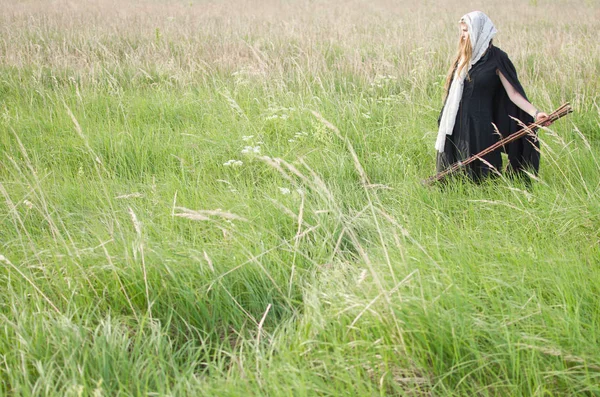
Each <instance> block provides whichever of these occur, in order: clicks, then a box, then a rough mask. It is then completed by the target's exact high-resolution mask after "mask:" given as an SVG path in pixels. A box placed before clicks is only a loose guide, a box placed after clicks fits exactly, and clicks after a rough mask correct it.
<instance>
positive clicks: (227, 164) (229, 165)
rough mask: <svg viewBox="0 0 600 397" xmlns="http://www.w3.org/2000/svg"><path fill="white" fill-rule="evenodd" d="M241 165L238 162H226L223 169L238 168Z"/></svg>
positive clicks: (241, 163)
mask: <svg viewBox="0 0 600 397" xmlns="http://www.w3.org/2000/svg"><path fill="white" fill-rule="evenodd" d="M243 164H244V163H243V162H241V161H240V160H227V162H225V163H223V165H224V166H225V167H240V166H242V165H243Z"/></svg>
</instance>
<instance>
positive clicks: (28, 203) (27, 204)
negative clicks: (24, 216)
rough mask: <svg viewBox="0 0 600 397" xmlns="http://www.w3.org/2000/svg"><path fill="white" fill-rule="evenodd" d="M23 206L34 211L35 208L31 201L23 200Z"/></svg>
mask: <svg viewBox="0 0 600 397" xmlns="http://www.w3.org/2000/svg"><path fill="white" fill-rule="evenodd" d="M23 204H25V207H27V208H29V209H32V208H33V203H32V202H31V201H29V200H23Z"/></svg>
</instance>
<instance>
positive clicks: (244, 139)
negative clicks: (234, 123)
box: [242, 135, 254, 142]
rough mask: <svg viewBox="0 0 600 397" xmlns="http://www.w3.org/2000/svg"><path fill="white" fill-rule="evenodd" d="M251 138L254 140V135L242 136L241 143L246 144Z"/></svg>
mask: <svg viewBox="0 0 600 397" xmlns="http://www.w3.org/2000/svg"><path fill="white" fill-rule="evenodd" d="M252 138H254V135H244V136H243V137H242V141H244V142H248V141H249V140H251V139H252Z"/></svg>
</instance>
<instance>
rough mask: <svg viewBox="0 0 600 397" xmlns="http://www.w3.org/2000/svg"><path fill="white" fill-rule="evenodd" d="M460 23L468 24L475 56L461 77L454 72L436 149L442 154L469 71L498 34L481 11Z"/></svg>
mask: <svg viewBox="0 0 600 397" xmlns="http://www.w3.org/2000/svg"><path fill="white" fill-rule="evenodd" d="M460 22H464V23H465V24H467V27H468V29H469V38H470V39H471V45H472V46H473V55H472V56H471V60H470V62H469V63H468V64H467V68H465V69H463V70H462V71H461V73H460V75H457V72H458V70H457V71H456V72H454V78H453V79H452V84H450V90H449V91H448V97H447V98H446V105H445V106H444V110H443V111H442V117H441V119H440V127H439V130H438V136H437V140H436V142H435V148H436V149H437V151H438V152H440V153H441V152H443V151H444V144H445V143H446V135H452V130H453V129H454V123H455V121H456V114H457V113H458V106H459V105H460V99H461V98H462V93H463V87H464V84H465V77H466V76H467V73H468V71H469V70H471V67H472V66H473V65H475V64H476V63H477V61H479V59H481V57H482V56H483V54H484V53H485V51H486V50H487V49H488V47H489V45H490V41H492V39H493V38H494V36H495V35H496V33H497V32H498V31H497V30H496V28H495V27H494V24H493V23H492V21H491V20H490V18H488V16H487V15H485V14H484V13H483V12H481V11H473V12H470V13H468V14H467V15H465V16H463V17H462V18H461V19H460V21H459V23H460Z"/></svg>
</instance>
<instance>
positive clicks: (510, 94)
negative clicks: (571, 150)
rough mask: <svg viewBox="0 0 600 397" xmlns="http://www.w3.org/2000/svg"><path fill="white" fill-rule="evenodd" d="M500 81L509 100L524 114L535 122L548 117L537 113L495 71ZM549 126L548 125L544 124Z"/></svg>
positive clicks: (499, 72)
mask: <svg viewBox="0 0 600 397" xmlns="http://www.w3.org/2000/svg"><path fill="white" fill-rule="evenodd" d="M497 73H498V76H499V77H500V81H501V82H502V85H503V86H504V89H505V90H506V93H507V94H508V97H509V98H510V100H511V101H512V102H513V103H514V104H515V105H517V106H518V107H519V108H521V110H523V111H524V112H525V113H527V114H529V115H530V116H531V117H533V118H534V119H535V121H536V122H538V121H540V120H543V119H545V118H547V117H548V114H546V113H544V112H540V111H538V110H537V109H536V108H535V106H533V105H532V104H531V103H530V102H529V101H528V100H527V99H525V98H523V95H521V94H519V92H518V91H517V90H515V88H514V87H513V86H512V85H511V84H510V82H509V81H508V80H507V79H506V77H504V75H503V74H502V72H501V71H500V70H498V71H497ZM544 125H549V124H544Z"/></svg>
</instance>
